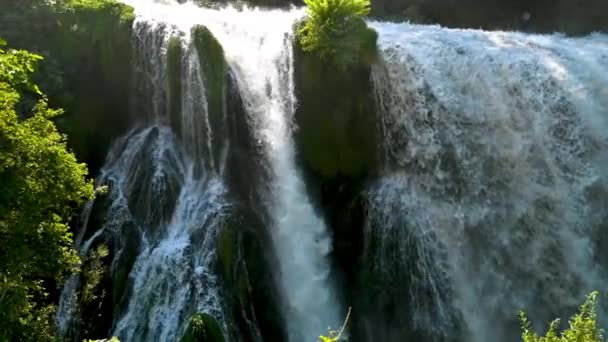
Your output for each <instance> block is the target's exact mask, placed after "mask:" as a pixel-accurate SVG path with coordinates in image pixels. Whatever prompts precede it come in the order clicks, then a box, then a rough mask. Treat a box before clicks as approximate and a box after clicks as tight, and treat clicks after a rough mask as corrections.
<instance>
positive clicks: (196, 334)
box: [181, 313, 224, 342]
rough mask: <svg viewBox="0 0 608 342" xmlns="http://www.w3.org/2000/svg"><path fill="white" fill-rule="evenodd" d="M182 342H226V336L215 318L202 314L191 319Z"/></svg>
mask: <svg viewBox="0 0 608 342" xmlns="http://www.w3.org/2000/svg"><path fill="white" fill-rule="evenodd" d="M181 342H224V335H223V334H222V329H221V328H220V325H219V324H218V322H217V321H216V320H215V318H213V316H211V315H208V314H205V313H201V314H197V315H194V316H193V317H192V318H191V319H190V324H188V328H187V329H186V333H185V334H184V337H182V339H181Z"/></svg>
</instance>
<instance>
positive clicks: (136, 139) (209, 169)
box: [58, 0, 341, 341]
mask: <svg viewBox="0 0 608 342" xmlns="http://www.w3.org/2000/svg"><path fill="white" fill-rule="evenodd" d="M123 2H125V3H127V4H129V5H132V6H134V8H135V10H136V15H137V19H136V21H135V24H134V46H135V60H136V63H135V68H136V70H135V75H136V77H135V92H136V94H137V96H138V99H137V101H136V108H137V112H138V113H139V114H138V117H142V118H145V119H143V124H142V126H141V127H139V128H136V129H134V130H133V131H131V132H130V133H129V134H128V135H127V136H125V137H124V138H122V139H121V140H120V141H118V142H116V143H115V146H114V148H113V149H112V151H111V153H110V155H109V156H108V159H107V163H106V165H105V166H104V168H103V170H102V172H101V176H99V177H98V179H97V182H98V183H99V184H108V185H109V186H110V194H109V196H110V199H111V205H110V209H109V210H108V214H107V215H106V218H105V222H104V225H103V229H104V230H105V231H111V232H112V234H114V235H116V236H118V240H119V241H122V244H121V243H119V244H118V245H119V247H118V250H117V251H116V252H115V254H114V261H113V263H112V267H113V268H118V267H119V264H120V261H119V259H120V257H121V253H127V254H128V253H136V257H135V258H134V260H133V267H132V269H131V270H130V273H129V290H128V293H127V300H126V304H125V305H126V308H125V310H124V312H121V313H119V314H118V315H117V316H116V317H115V322H114V325H113V333H114V334H115V335H117V336H118V337H120V338H121V339H122V340H127V341H174V340H178V339H179V337H180V336H181V335H182V334H183V332H184V331H185V328H186V325H187V320H188V318H189V317H190V316H191V315H192V314H194V313H197V312H205V313H209V314H211V315H212V316H214V317H216V318H217V319H218V320H219V321H220V322H223V323H224V326H223V328H224V330H226V329H227V326H226V324H227V323H226V320H228V319H229V318H228V317H226V315H225V313H224V312H223V311H224V310H223V303H222V296H221V291H220V290H219V283H218V282H219V281H218V279H217V278H216V275H215V274H214V270H213V265H214V263H215V261H216V259H217V258H216V255H215V254H216V247H215V240H216V236H217V234H218V232H219V231H220V230H221V228H222V225H223V224H224V222H225V221H226V219H227V217H229V216H230V214H231V210H232V209H231V208H232V202H231V201H230V200H228V198H229V196H227V193H228V192H229V190H230V189H229V188H230V186H229V184H227V183H226V181H225V177H224V169H225V168H226V165H225V160H226V156H227V155H228V154H229V153H230V150H229V148H230V141H229V140H228V139H227V138H226V139H224V137H225V136H226V135H223V133H222V132H216V131H215V127H216V125H217V122H215V123H214V122H213V121H214V120H215V121H217V119H214V118H217V117H218V115H219V116H220V121H221V120H226V119H225V113H212V109H211V108H210V106H211V99H209V98H207V95H206V91H205V90H206V89H208V88H210V87H212V86H213V85H209V84H205V82H206V78H205V77H202V76H201V75H204V74H205V72H209V70H205V68H204V66H203V65H202V64H203V63H202V62H201V61H202V60H204V58H205V56H200V55H199V54H200V53H201V47H200V46H199V47H198V48H197V47H196V46H193V44H195V43H193V40H194V38H193V37H192V36H193V35H194V33H193V32H194V31H193V30H194V28H195V27H199V26H200V25H202V26H204V27H206V28H207V29H208V30H209V31H210V32H211V33H212V34H213V36H214V37H215V38H216V39H217V40H218V42H219V43H220V44H221V46H222V49H223V51H224V57H225V59H226V62H227V63H228V67H229V68H230V71H231V73H232V75H233V76H234V78H235V79H236V82H237V83H238V88H239V91H240V96H241V99H242V101H243V106H244V109H245V112H246V114H247V121H248V122H249V125H250V126H251V127H252V128H253V130H254V132H255V138H256V140H257V141H256V144H258V145H260V146H263V147H264V154H265V158H266V161H265V162H266V163H267V168H268V170H269V173H270V178H271V181H270V182H271V183H270V184H267V185H266V186H265V187H260V189H257V190H258V192H259V193H260V194H261V195H260V197H261V198H262V199H263V202H264V203H263V204H262V206H263V207H264V208H265V210H266V211H267V212H268V214H269V215H268V216H269V217H270V218H271V222H270V224H269V226H270V227H268V229H269V230H270V236H271V237H272V240H273V241H272V242H273V245H274V248H275V249H276V251H275V253H276V255H277V257H278V262H279V272H277V278H278V282H279V283H280V288H281V289H282V293H277V294H276V296H277V297H280V298H281V302H283V303H285V305H284V306H285V307H284V315H285V321H286V322H288V323H287V324H288V327H287V330H288V334H289V339H290V340H291V341H312V340H315V339H316V338H317V336H318V335H319V334H321V333H324V332H325V331H326V329H327V327H328V326H332V327H337V326H338V325H339V324H340V318H341V317H340V315H341V310H340V308H339V306H338V300H337V293H336V290H335V288H334V285H333V283H332V281H331V279H330V263H329V260H328V255H329V253H330V249H331V237H330V235H329V233H328V230H327V228H326V226H325V223H324V221H323V219H322V218H321V217H320V216H319V214H318V213H316V212H315V210H314V208H313V205H312V203H311V200H310V199H309V197H308V195H307V193H306V189H305V185H304V182H303V179H302V176H301V175H300V172H299V171H298V170H297V168H296V163H295V150H294V142H293V138H292V133H293V130H294V123H293V122H292V121H293V115H294V111H295V106H296V98H295V95H294V81H293V52H292V39H293V37H292V31H293V26H294V24H295V21H296V20H297V19H298V18H300V17H301V16H302V15H303V12H302V11H301V10H298V9H293V10H290V11H281V10H261V9H249V8H245V9H242V10H237V9H235V8H232V7H228V8H224V9H219V10H215V9H205V8H200V7H197V6H196V5H194V4H192V3H190V2H187V3H184V4H178V3H174V2H173V3H172V2H166V1H164V2H163V1H146V0H125V1H123ZM176 40H177V41H178V42H179V43H178V45H179V51H181V56H177V55H178V54H177V53H176V54H175V55H173V56H170V55H171V52H170V51H172V49H175V46H173V47H172V44H173V45H175V44H176V43H175V41H176ZM203 49H204V48H203ZM203 52H204V51H203ZM171 58H173V62H174V63H175V65H173V66H171V65H168V63H169V61H170V60H171ZM175 58H177V60H178V61H179V62H176V60H175ZM174 69H179V77H180V79H181V81H180V82H179V84H177V83H176V82H175V72H176V71H175V70H174ZM172 73H173V74H172ZM172 75H173V76H172ZM224 92H225V90H224ZM176 94H178V95H179V96H180V97H181V98H180V100H179V102H176V99H175V96H176ZM176 113H177V114H176ZM176 115H177V117H176ZM219 125H220V126H221V125H222V123H220V124H219ZM218 151H220V152H218ZM218 156H219V157H218ZM242 177H248V175H247V170H243V174H242ZM116 221H120V222H116ZM125 229H130V230H132V229H136V232H137V233H136V239H137V240H139V243H138V247H137V249H136V251H133V250H132V248H131V247H129V246H128V244H127V243H125V242H124V241H125V240H129V241H131V240H130V239H132V238H131V237H129V238H127V237H125V236H130V234H133V232H132V231H129V232H127V231H125ZM127 249H131V250H129V251H127ZM113 272H114V273H116V272H118V271H116V270H114V271H113ZM71 289H72V287H70V289H67V288H66V290H64V292H66V291H67V292H70V291H73V290H71ZM69 297H70V296H69V295H66V300H67V298H69ZM64 306H65V307H66V308H68V307H70V305H68V304H67V302H66V305H64ZM67 311H69V310H68V309H66V313H60V314H59V317H60V318H58V322H63V321H64V320H65V317H63V316H64V315H65V314H67ZM115 315H116V313H115ZM62 324H63V323H62Z"/></svg>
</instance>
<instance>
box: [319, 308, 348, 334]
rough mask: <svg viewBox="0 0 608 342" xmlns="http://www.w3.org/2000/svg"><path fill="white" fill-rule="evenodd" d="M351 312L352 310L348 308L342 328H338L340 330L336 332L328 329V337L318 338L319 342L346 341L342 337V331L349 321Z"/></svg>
mask: <svg viewBox="0 0 608 342" xmlns="http://www.w3.org/2000/svg"><path fill="white" fill-rule="evenodd" d="M351 310H352V308H348V313H347V314H346V318H345V319H344V323H342V327H341V328H340V330H338V331H336V330H331V329H329V336H325V335H321V336H319V342H339V341H346V339H344V338H343V335H344V329H346V325H347V324H348V320H349V319H350V313H351Z"/></svg>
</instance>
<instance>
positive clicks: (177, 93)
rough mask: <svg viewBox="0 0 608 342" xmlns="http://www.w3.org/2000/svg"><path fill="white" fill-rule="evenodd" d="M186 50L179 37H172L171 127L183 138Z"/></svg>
mask: <svg viewBox="0 0 608 342" xmlns="http://www.w3.org/2000/svg"><path fill="white" fill-rule="evenodd" d="M183 55H184V49H183V47H182V41H181V39H180V38H179V37H176V36H172V37H171V38H169V42H168V43H167V82H168V83H169V110H170V117H171V126H172V127H173V129H175V131H176V132H177V135H178V136H181V130H182V128H181V119H180V118H181V111H182V66H183V63H182V58H183Z"/></svg>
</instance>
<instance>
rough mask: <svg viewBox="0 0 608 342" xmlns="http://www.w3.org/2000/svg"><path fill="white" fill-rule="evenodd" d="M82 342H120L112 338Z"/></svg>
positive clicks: (116, 338)
mask: <svg viewBox="0 0 608 342" xmlns="http://www.w3.org/2000/svg"><path fill="white" fill-rule="evenodd" d="M84 342H120V340H119V339H118V337H116V336H114V337H112V338H109V339H105V340H85V341H84Z"/></svg>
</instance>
